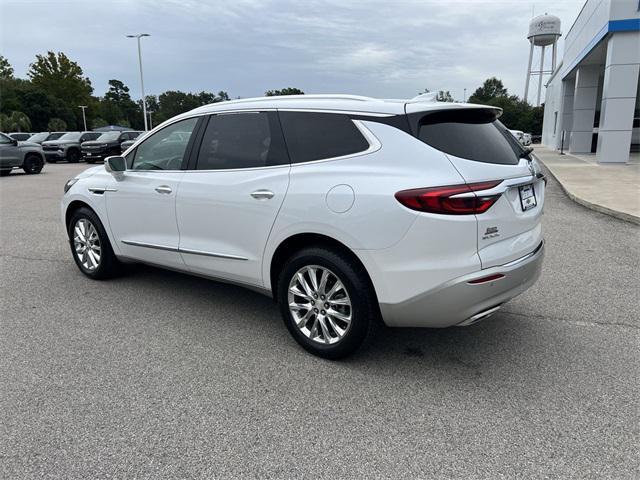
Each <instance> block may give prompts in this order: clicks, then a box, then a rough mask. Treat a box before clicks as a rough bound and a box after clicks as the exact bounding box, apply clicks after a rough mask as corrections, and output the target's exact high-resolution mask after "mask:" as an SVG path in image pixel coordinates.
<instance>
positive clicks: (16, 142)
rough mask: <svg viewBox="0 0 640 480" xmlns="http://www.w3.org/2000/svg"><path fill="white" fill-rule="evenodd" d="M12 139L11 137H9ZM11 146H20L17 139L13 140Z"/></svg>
mask: <svg viewBox="0 0 640 480" xmlns="http://www.w3.org/2000/svg"><path fill="white" fill-rule="evenodd" d="M9 138H11V137H9ZM11 145H13V146H14V147H17V146H18V140H16V139H15V138H11Z"/></svg>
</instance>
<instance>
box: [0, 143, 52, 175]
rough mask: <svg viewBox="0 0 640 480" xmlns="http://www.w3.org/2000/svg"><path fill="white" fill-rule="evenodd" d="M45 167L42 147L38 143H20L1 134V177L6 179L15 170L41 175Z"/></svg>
mask: <svg viewBox="0 0 640 480" xmlns="http://www.w3.org/2000/svg"><path fill="white" fill-rule="evenodd" d="M43 166H44V154H43V152H42V147H41V146H40V145H38V144H37V143H29V142H18V141H17V140H14V139H13V138H11V137H10V136H9V135H6V134H4V133H0V176H2V177H5V176H7V175H9V174H10V173H11V170H13V169H14V168H22V169H23V170H24V171H25V173H40V172H41V171H42V167H43Z"/></svg>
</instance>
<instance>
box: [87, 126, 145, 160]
mask: <svg viewBox="0 0 640 480" xmlns="http://www.w3.org/2000/svg"><path fill="white" fill-rule="evenodd" d="M141 133H142V132H138V131H133V130H131V131H127V132H105V133H103V134H102V135H100V136H99V137H98V138H97V139H95V140H93V141H91V142H83V143H82V145H81V148H82V158H83V159H84V160H85V161H86V162H87V163H95V162H102V161H104V159H105V158H107V157H109V156H111V155H120V153H121V148H120V145H121V144H122V142H126V141H127V140H133V139H135V138H137V137H138V136H139V135H140V134H141Z"/></svg>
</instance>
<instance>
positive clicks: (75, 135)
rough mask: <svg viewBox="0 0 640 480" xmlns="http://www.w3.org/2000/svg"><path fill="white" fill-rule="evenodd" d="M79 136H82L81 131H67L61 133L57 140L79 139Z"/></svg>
mask: <svg viewBox="0 0 640 480" xmlns="http://www.w3.org/2000/svg"><path fill="white" fill-rule="evenodd" d="M81 136H82V132H69V133H65V134H64V135H62V136H61V137H60V138H58V140H71V141H77V140H80V137H81Z"/></svg>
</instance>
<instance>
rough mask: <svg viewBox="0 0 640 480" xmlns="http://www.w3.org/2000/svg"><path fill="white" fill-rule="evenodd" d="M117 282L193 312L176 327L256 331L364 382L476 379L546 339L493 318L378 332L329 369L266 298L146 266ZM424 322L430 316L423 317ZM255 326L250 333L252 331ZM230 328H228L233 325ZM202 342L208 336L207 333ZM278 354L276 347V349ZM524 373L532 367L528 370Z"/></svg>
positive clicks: (518, 322) (510, 319)
mask: <svg viewBox="0 0 640 480" xmlns="http://www.w3.org/2000/svg"><path fill="white" fill-rule="evenodd" d="M126 270H127V273H126V274H125V275H124V276H123V277H122V278H121V281H125V282H127V283H129V282H135V283H138V282H143V283H147V284H149V287H150V288H153V289H154V290H157V294H158V295H160V296H163V295H171V296H172V297H176V296H178V297H179V298H180V299H181V301H185V302H187V303H188V304H190V305H193V308H192V309H191V311H190V315H189V316H182V317H181V319H180V321H181V322H193V324H194V328H200V327H201V325H202V322H203V320H205V321H206V322H213V323H215V322H221V321H224V322H226V323H227V326H228V323H229V322H231V323H236V324H237V326H238V328H239V329H241V330H242V332H243V333H240V330H238V332H239V333H238V335H241V334H242V335H246V332H247V328H248V329H249V331H251V330H254V329H253V327H259V329H255V330H254V331H259V332H260V335H261V336H264V335H267V336H270V337H272V338H271V339H270V340H271V342H272V343H274V344H276V345H279V344H280V343H282V342H283V341H284V342H285V343H287V345H283V346H282V348H283V349H285V350H286V352H287V354H288V355H290V354H293V355H296V356H299V357H300V358H301V361H305V362H308V361H314V362H324V363H329V364H333V365H335V367H336V368H340V369H346V370H350V371H362V372H366V373H367V375H382V376H384V375H395V374H397V373H398V372H400V371H402V372H403V373H402V374H403V375H411V376H414V377H415V378H420V377H424V376H425V375H428V373H429V371H434V370H435V371H437V372H438V375H446V374H455V375H459V376H462V377H464V378H467V379H477V378H479V377H481V376H482V375H483V373H484V372H485V369H486V370H489V369H490V370H491V371H492V372H495V371H500V370H507V371H509V370H513V369H514V368H517V366H516V365H517V364H518V362H519V361H521V358H522V353H523V350H528V351H531V350H536V349H537V348H538V347H539V346H540V345H538V344H541V343H542V342H543V341H544V337H543V336H542V335H540V333H539V332H538V331H537V330H538V328H537V327H536V325H537V324H536V323H535V322H531V321H524V320H523V318H524V317H522V316H519V315H513V314H511V313H509V312H498V313H496V314H494V315H493V316H492V317H490V318H488V319H487V320H484V321H483V322H480V323H478V324H475V325H472V326H468V327H462V328H457V327H452V328H443V329H428V328H389V327H386V326H383V325H381V326H380V328H379V329H378V332H377V334H376V336H375V337H374V339H373V340H372V341H371V342H369V344H367V345H366V346H365V348H363V349H361V350H359V351H357V352H356V353H355V354H353V355H352V356H350V357H348V358H346V359H343V360H341V361H339V362H331V361H328V360H323V359H320V358H317V357H313V356H311V355H310V354H309V353H307V352H305V351H304V350H303V349H302V348H300V347H299V346H298V345H297V344H296V343H295V342H294V340H293V339H291V338H290V337H289V334H288V332H287V331H286V328H285V327H284V325H283V322H282V320H281V317H280V311H279V309H278V305H277V304H276V303H275V302H274V301H273V299H271V297H269V296H266V295H262V294H260V293H258V292H255V291H252V290H249V289H246V288H243V287H239V286H236V285H232V284H226V283H222V282H219V281H214V280H209V279H206V278H201V277H196V276H192V275H188V274H183V273H180V272H174V271H168V270H164V269H160V268H155V267H152V266H147V265H137V264H136V265H128V266H127V269H126ZM215 310H220V311H233V312H234V314H233V315H232V316H225V317H224V318H215V316H212V314H211V312H213V311H215ZM425 314H428V313H427V312H425ZM252 323H253V325H252ZM211 327H212V328H213V327H215V325H211ZM231 327H232V328H233V325H231ZM205 335H206V333H205ZM279 348H280V347H279ZM529 367H530V366H529Z"/></svg>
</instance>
